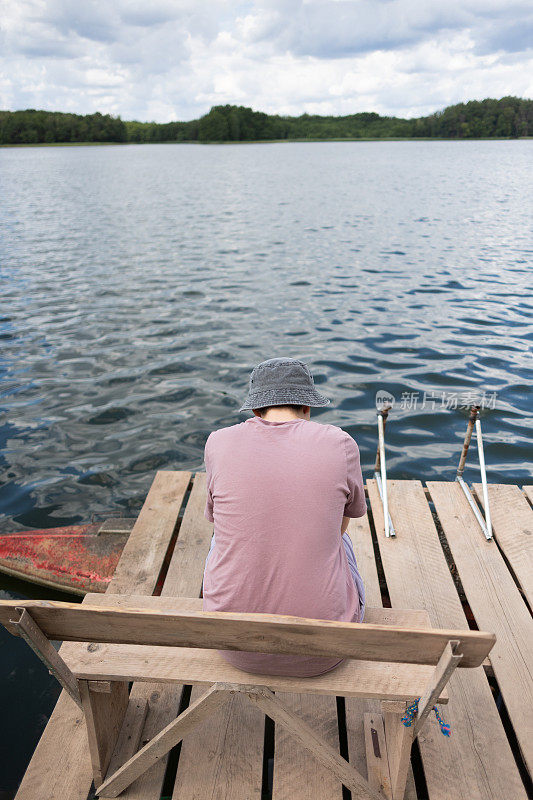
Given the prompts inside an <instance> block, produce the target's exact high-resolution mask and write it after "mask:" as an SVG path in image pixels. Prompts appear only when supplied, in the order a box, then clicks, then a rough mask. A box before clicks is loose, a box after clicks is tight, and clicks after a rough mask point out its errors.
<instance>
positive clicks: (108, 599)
mask: <svg viewBox="0 0 533 800" xmlns="http://www.w3.org/2000/svg"><path fill="white" fill-rule="evenodd" d="M86 597H87V598H89V599H88V602H89V604H90V605H91V606H105V607H108V606H110V605H112V606H113V607H114V608H130V607H133V606H134V607H135V608H140V609H147V610H149V611H154V610H159V611H196V612H197V611H202V606H203V601H202V598H201V597H172V596H165V595H161V596H154V595H133V594H132V595H127V594H112V595H107V594H102V593H101V592H94V593H92V594H87V595H86ZM365 622H369V623H371V624H373V625H397V626H399V627H403V628H423V629H424V628H430V627H431V625H430V619H429V614H428V612H427V611H425V610H424V609H423V608H383V607H377V608H373V607H372V606H369V605H367V607H366V609H365Z"/></svg>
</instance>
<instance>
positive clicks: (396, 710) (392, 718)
mask: <svg viewBox="0 0 533 800" xmlns="http://www.w3.org/2000/svg"><path fill="white" fill-rule="evenodd" d="M406 707H407V704H406V703H405V702H403V701H398V700H382V701H381V708H382V711H383V718H384V723H385V740H386V743H387V756H388V760H389V773H390V780H391V789H392V798H393V800H403V797H404V794H405V784H406V782H407V773H408V771H409V762H410V758H411V746H412V744H413V738H414V737H413V726H412V725H411V726H410V727H406V726H405V725H404V724H403V722H402V716H403V715H404V714H405V710H406Z"/></svg>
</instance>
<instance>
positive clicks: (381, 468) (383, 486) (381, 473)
mask: <svg viewBox="0 0 533 800" xmlns="http://www.w3.org/2000/svg"><path fill="white" fill-rule="evenodd" d="M391 408H392V406H390V405H384V406H383V408H381V409H380V410H378V449H377V453H376V463H375V464H374V478H375V481H376V484H377V487H378V491H379V496H380V498H381V503H382V506H383V520H384V523H385V536H386V537H387V538H388V537H389V536H396V531H395V530H394V525H393V524H392V519H391V515H390V513H389V500H388V495H387V465H386V462H385V425H386V422H387V417H388V415H389V411H390V409H391Z"/></svg>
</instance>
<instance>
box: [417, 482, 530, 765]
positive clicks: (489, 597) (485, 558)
mask: <svg viewBox="0 0 533 800" xmlns="http://www.w3.org/2000/svg"><path fill="white" fill-rule="evenodd" d="M428 488H429V490H430V492H431V496H432V498H433V502H434V503H435V508H436V510H437V513H438V515H439V519H440V522H441V525H442V527H443V530H444V533H445V536H446V539H447V541H448V545H449V547H450V550H451V553H452V558H453V560H454V562H455V564H456V566H457V569H458V572H459V576H460V578H461V582H462V585H463V588H464V590H465V593H466V597H467V600H468V602H469V604H470V607H471V609H472V612H473V614H474V617H475V619H476V622H477V624H478V625H479V626H482V627H485V626H486V627H487V629H488V630H492V631H494V632H495V633H496V645H495V646H494V649H493V651H492V652H491V663H492V667H493V670H494V674H495V676H496V679H497V681H498V685H499V687H500V691H501V692H502V695H503V698H504V700H505V705H506V707H507V711H508V713H509V717H510V719H511V722H512V724H513V727H514V731H515V733H516V737H517V739H518V742H519V745H520V749H521V751H522V755H523V757H524V760H525V762H526V764H527V765H528V766H529V769H530V770H531V772H533V715H532V713H531V709H533V681H532V676H531V671H532V667H533V621H532V619H531V615H530V613H529V609H528V608H527V606H526V604H525V603H524V601H523V599H522V597H521V595H520V592H519V590H518V588H517V586H516V584H515V582H514V580H513V577H512V575H511V573H510V572H509V570H508V568H507V565H506V563H505V561H504V559H503V557H502V555H501V553H500V551H499V549H498V547H497V545H496V543H495V542H494V541H487V540H486V539H485V537H484V536H483V535H481V536H479V535H478V534H479V533H480V532H479V531H478V530H477V528H476V525H475V520H474V515H473V514H472V511H471V509H470V507H469V506H468V503H467V501H466V498H465V497H464V495H463V492H462V491H461V489H460V487H459V486H458V485H457V484H455V483H441V482H433V481H432V482H429V483H428ZM513 494H514V493H513ZM490 502H491V499H490V498H489V503H490Z"/></svg>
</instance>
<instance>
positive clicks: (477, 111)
mask: <svg viewBox="0 0 533 800" xmlns="http://www.w3.org/2000/svg"><path fill="white" fill-rule="evenodd" d="M522 136H533V100H522V99H520V98H519V97H503V98H502V99H501V100H481V101H479V100H471V101H470V102H469V103H459V104H458V105H455V106H449V107H448V108H445V109H444V110H443V111H437V112H436V113H435V114H430V116H428V117H419V118H417V119H401V118H400V117H381V116H380V115H379V114H375V113H367V112H365V113H361V114H349V115H348V116H346V117H321V116H315V115H310V114H302V115H301V116H300V117H282V116H279V115H271V114H263V113H262V112H260V111H253V110H252V109H251V108H245V107H244V106H229V105H227V106H214V107H213V108H212V109H211V110H210V111H209V113H208V114H206V115H205V116H203V117H201V118H200V119H195V120H192V121H190V122H167V123H163V124H160V123H157V122H123V121H122V120H121V119H120V117H112V116H109V115H108V114H100V113H96V114H89V115H87V116H80V115H78V114H63V113H61V112H57V111H35V110H33V109H28V110H26V111H0V144H38V143H54V142H60V143H64V142H228V141H229V142H241V141H260V140H273V139H289V140H290V139H385V138H390V139H397V138H398V139H400V138H401V139H403V138H405V139H409V138H439V139H442V138H444V139H472V138H518V137H522Z"/></svg>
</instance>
